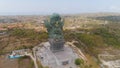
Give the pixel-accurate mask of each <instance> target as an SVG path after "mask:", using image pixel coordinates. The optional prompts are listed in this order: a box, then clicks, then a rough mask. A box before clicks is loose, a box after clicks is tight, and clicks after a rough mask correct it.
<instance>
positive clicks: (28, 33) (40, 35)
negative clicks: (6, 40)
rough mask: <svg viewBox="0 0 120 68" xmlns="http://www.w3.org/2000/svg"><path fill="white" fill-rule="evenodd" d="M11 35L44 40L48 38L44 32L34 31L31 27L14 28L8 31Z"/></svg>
mask: <svg viewBox="0 0 120 68" xmlns="http://www.w3.org/2000/svg"><path fill="white" fill-rule="evenodd" d="M10 35H11V36H15V37H18V38H29V39H30V40H38V41H44V40H46V39H47V38H48V34H47V33H46V32H35V31H34V30H33V29H20V28H14V29H12V30H11V31H10Z"/></svg>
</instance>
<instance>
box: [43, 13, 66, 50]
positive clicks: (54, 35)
mask: <svg viewBox="0 0 120 68" xmlns="http://www.w3.org/2000/svg"><path fill="white" fill-rule="evenodd" d="M44 24H45V27H46V28H47V31H48V34H49V43H50V45H51V46H50V49H51V50H52V51H53V52H57V51H61V50H63V48H64V37H63V25H64V22H63V21H62V19H61V17H60V15H59V14H55V13H54V14H53V15H51V16H50V20H49V21H48V20H45V21H44Z"/></svg>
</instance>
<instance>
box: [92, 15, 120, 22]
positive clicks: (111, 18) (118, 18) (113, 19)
mask: <svg viewBox="0 0 120 68" xmlns="http://www.w3.org/2000/svg"><path fill="white" fill-rule="evenodd" d="M90 18H91V17H90ZM92 19H97V20H104V21H105V20H106V21H111V22H120V16H102V17H92Z"/></svg>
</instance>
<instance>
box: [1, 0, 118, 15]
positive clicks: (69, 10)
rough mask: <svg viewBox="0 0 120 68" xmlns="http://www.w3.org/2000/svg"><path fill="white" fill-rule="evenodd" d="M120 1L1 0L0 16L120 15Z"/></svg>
mask: <svg viewBox="0 0 120 68" xmlns="http://www.w3.org/2000/svg"><path fill="white" fill-rule="evenodd" d="M119 3H120V0H100V1H98V0H92V1H91V0H84V1H83V0H51V1H50V0H19V1H18V0H0V15H48V14H52V13H59V14H80V13H100V12H112V13H120V4H119Z"/></svg>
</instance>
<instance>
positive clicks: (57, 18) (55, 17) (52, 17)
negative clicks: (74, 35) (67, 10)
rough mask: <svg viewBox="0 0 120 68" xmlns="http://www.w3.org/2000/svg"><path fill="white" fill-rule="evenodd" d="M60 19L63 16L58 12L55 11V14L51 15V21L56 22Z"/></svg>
mask: <svg viewBox="0 0 120 68" xmlns="http://www.w3.org/2000/svg"><path fill="white" fill-rule="evenodd" d="M60 20H61V17H60V15H59V14H57V13H53V15H51V16H50V21H51V22H56V21H60Z"/></svg>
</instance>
